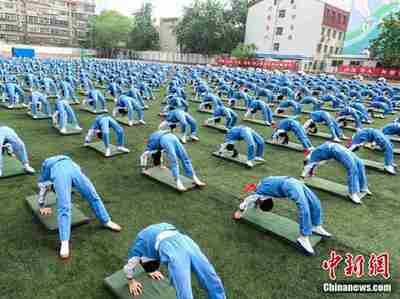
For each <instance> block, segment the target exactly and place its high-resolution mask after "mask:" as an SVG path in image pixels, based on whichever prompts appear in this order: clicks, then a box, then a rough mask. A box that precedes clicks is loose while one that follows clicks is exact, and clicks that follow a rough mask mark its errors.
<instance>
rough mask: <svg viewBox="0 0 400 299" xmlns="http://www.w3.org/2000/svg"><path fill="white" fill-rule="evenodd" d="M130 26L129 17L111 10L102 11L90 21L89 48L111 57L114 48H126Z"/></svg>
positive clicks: (130, 20)
mask: <svg viewBox="0 0 400 299" xmlns="http://www.w3.org/2000/svg"><path fill="white" fill-rule="evenodd" d="M132 25H133V23H132V19H131V18H130V17H127V16H124V15H122V14H120V13H119V12H117V11H113V10H106V11H103V12H102V13H101V14H100V15H98V16H95V17H93V18H92V19H91V20H90V23H89V26H90V30H89V32H90V33H89V36H90V37H91V38H90V39H91V46H92V47H94V48H97V49H98V50H100V52H102V53H101V55H102V56H105V57H112V55H113V51H114V49H115V48H125V47H127V41H128V36H129V32H130V31H131V30H132Z"/></svg>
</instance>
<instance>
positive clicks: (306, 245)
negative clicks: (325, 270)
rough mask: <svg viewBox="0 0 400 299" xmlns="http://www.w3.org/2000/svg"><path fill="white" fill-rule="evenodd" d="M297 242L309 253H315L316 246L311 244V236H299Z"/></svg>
mask: <svg viewBox="0 0 400 299" xmlns="http://www.w3.org/2000/svg"><path fill="white" fill-rule="evenodd" d="M297 244H299V245H300V246H301V248H303V249H304V251H305V252H306V253H307V254H308V255H314V254H315V252H314V248H313V247H312V246H311V243H310V240H309V238H306V237H299V238H297Z"/></svg>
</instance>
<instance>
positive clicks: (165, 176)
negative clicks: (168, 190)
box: [142, 167, 196, 190]
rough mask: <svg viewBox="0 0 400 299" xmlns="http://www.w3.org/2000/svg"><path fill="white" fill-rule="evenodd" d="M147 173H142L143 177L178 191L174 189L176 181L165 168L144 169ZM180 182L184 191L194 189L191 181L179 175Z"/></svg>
mask: <svg viewBox="0 0 400 299" xmlns="http://www.w3.org/2000/svg"><path fill="white" fill-rule="evenodd" d="M146 172H147V173H144V172H142V173H143V174H144V175H145V176H148V177H149V178H152V179H154V180H156V181H158V182H161V183H163V184H166V185H168V186H170V187H172V188H174V189H175V190H178V189H177V188H176V180H175V178H174V177H173V176H172V174H171V171H170V170H169V169H168V168H166V169H161V168H160V167H153V168H149V169H146ZM180 179H181V182H182V184H183V186H185V188H186V190H190V189H193V188H195V187H196V186H195V185H194V184H193V180H191V179H189V178H187V177H185V176H183V175H181V176H180Z"/></svg>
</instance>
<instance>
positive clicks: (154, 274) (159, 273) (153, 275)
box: [149, 271, 164, 280]
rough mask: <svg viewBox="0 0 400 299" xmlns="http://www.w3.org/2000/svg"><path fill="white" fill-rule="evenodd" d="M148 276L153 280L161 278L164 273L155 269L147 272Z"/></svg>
mask: <svg viewBox="0 0 400 299" xmlns="http://www.w3.org/2000/svg"><path fill="white" fill-rule="evenodd" d="M149 276H150V277H151V278H152V279H154V280H163V279H164V275H162V273H161V272H160V271H155V272H153V273H149Z"/></svg>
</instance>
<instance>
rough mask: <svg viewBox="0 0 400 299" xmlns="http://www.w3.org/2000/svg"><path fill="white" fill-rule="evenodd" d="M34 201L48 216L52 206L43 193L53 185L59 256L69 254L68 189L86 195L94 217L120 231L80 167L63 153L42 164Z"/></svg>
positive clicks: (69, 192)
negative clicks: (37, 191)
mask: <svg viewBox="0 0 400 299" xmlns="http://www.w3.org/2000/svg"><path fill="white" fill-rule="evenodd" d="M38 187H39V196H38V204H39V208H40V214H41V215H43V216H49V215H51V214H52V212H53V211H52V209H51V208H48V207H46V193H47V192H48V191H49V190H50V189H51V188H53V189H54V192H55V193H56V196H57V218H58V233H59V238H60V241H61V248H60V257H61V258H63V259H67V258H69V256H70V250H69V240H70V237H71V207H72V201H71V192H72V188H75V189H76V190H77V191H78V192H79V193H80V194H81V196H82V197H83V198H84V199H86V200H87V201H88V203H89V205H90V207H91V209H92V211H93V212H94V214H95V215H96V218H97V219H99V220H100V222H101V223H102V224H103V225H104V226H105V227H106V228H109V229H111V230H113V231H117V232H119V231H121V227H120V226H119V225H118V224H116V223H114V222H112V221H111V218H110V216H109V214H108V212H107V210H106V209H105V207H104V205H103V202H102V200H101V198H100V196H99V195H98V194H97V192H96V189H95V188H94V186H93V184H92V182H91V181H90V180H89V179H88V178H87V177H86V175H84V174H83V172H82V170H81V168H80V167H79V166H78V165H77V164H76V163H75V162H74V161H72V159H71V158H69V157H67V156H54V157H51V158H48V159H46V160H45V161H44V162H43V164H42V169H41V173H40V178H39V182H38Z"/></svg>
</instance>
